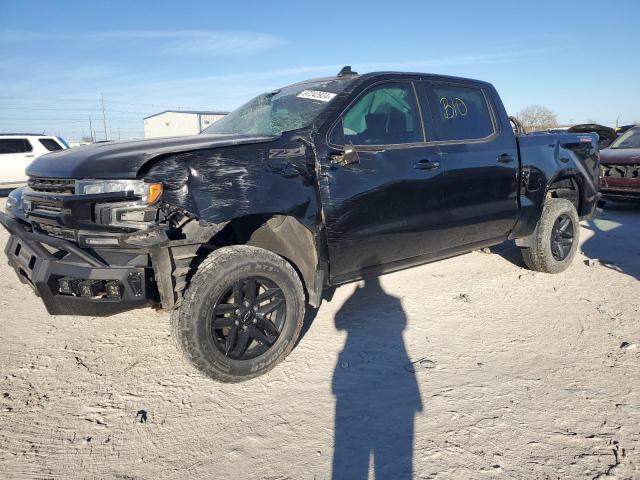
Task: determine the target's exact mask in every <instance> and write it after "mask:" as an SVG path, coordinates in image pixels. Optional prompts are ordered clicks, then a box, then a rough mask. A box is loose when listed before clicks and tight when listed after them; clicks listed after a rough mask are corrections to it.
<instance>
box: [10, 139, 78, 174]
mask: <svg viewBox="0 0 640 480" xmlns="http://www.w3.org/2000/svg"><path fill="white" fill-rule="evenodd" d="M66 148H69V146H68V145H67V144H66V142H65V141H64V140H62V139H61V138H58V137H52V136H50V135H38V134H31V133H26V134H24V133H0V185H3V186H4V185H10V184H17V183H24V182H25V181H26V180H27V175H26V174H25V169H26V168H27V165H29V164H30V163H31V162H32V161H33V160H35V159H36V158H38V157H39V156H40V155H44V154H45V153H49V152H55V151H56V150H63V149H66Z"/></svg>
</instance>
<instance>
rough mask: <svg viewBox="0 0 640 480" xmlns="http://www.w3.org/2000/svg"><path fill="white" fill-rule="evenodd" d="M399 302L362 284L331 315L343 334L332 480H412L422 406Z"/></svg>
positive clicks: (373, 284)
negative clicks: (371, 477) (416, 423)
mask: <svg viewBox="0 0 640 480" xmlns="http://www.w3.org/2000/svg"><path fill="white" fill-rule="evenodd" d="M406 324H407V317H406V315H405V313H404V310H403V309H402V305H401V304H400V300H399V299H398V298H396V297H394V296H392V295H389V294H388V293H386V292H385V291H384V290H383V289H382V287H381V285H380V282H379V280H378V279H377V278H375V277H372V278H367V279H366V280H365V281H364V285H359V286H358V287H357V288H356V290H355V292H354V293H353V294H352V295H351V297H349V299H348V300H347V301H346V302H345V303H344V304H343V305H342V307H341V308H340V310H339V311H338V312H337V314H336V316H335V325H336V328H337V329H338V330H344V331H346V332H347V339H346V342H345V344H344V348H343V350H342V352H341V353H340V355H339V357H338V362H337V365H336V367H335V370H334V375H333V383H332V389H333V393H334V395H335V397H336V414H335V432H334V440H335V442H334V443H335V446H334V455H333V475H332V478H333V479H334V480H338V479H349V480H359V479H367V478H368V471H369V462H370V459H372V460H373V468H374V472H375V478H376V479H382V478H393V479H399V480H402V479H410V478H413V440H414V438H413V436H414V418H415V415H416V412H420V411H422V401H421V397H420V390H419V388H418V382H417V380H416V375H415V372H414V370H413V366H412V364H411V360H410V359H409V356H408V354H407V351H406V349H405V346H404V341H403V338H402V331H403V330H404V328H405V326H406Z"/></svg>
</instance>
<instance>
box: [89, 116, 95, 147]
mask: <svg viewBox="0 0 640 480" xmlns="http://www.w3.org/2000/svg"><path fill="white" fill-rule="evenodd" d="M89 135H90V136H91V143H94V142H95V141H96V139H95V138H94V137H93V125H92V124H91V116H89Z"/></svg>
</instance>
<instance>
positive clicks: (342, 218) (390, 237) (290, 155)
mask: <svg viewBox="0 0 640 480" xmlns="http://www.w3.org/2000/svg"><path fill="white" fill-rule="evenodd" d="M597 142H598V139H597V135H595V134H549V133H541V134H533V135H524V134H520V133H518V132H517V131H516V133H514V129H513V127H512V125H511V123H510V119H509V117H508V116H507V114H506V112H505V109H504V107H503V105H502V102H501V101H500V97H499V96H498V94H497V93H496V91H495V89H494V88H493V86H492V85H490V84H488V83H485V82H481V81H476V80H468V79H463V78H454V77H447V76H439V75H427V74H419V73H395V72H382V73H368V74H364V75H359V74H357V73H355V72H353V71H351V69H350V68H349V67H345V68H343V69H342V71H341V72H340V73H339V74H338V75H337V76H335V77H330V78H323V79H317V80H309V81H305V82H301V83H297V84H295V85H290V86H286V87H283V88H280V89H277V90H274V91H271V92H268V93H265V94H263V95H260V96H258V97H256V98H255V99H253V100H251V101H250V102H248V103H246V104H245V105H243V106H241V107H239V108H238V109H237V110H235V111H233V112H231V113H230V114H229V115H227V116H226V117H225V118H224V119H222V120H220V121H219V122H217V123H215V124H213V125H212V126H210V127H209V128H207V129H206V130H205V131H203V132H202V134H200V135H195V136H190V137H179V138H163V139H153V140H142V141H130V142H116V143H106V144H100V145H93V146H86V147H79V148H74V149H71V150H64V151H61V152H56V153H51V154H48V155H45V156H43V157H41V158H39V159H37V160H36V161H35V162H33V163H32V164H31V165H30V166H29V167H28V169H27V174H28V177H29V180H28V184H27V186H26V187H24V188H22V189H19V190H16V191H14V192H12V194H11V195H10V197H9V199H8V201H7V206H6V213H4V214H0V222H1V223H2V224H3V225H4V226H5V227H6V229H7V230H8V231H9V232H10V233H11V236H10V238H9V241H8V244H7V247H6V254H7V256H8V259H9V263H10V264H11V265H12V266H13V268H15V270H16V272H17V274H18V277H19V278H20V279H21V280H22V281H24V282H26V283H28V284H30V285H31V286H32V287H33V288H34V290H35V292H36V294H37V295H39V296H40V297H41V298H42V301H43V302H44V304H45V306H46V308H47V310H48V312H49V313H50V314H53V315H59V314H72V315H94V316H99V315H102V316H104V315H111V314H114V313H118V312H123V311H126V310H130V309H133V308H138V307H148V306H151V307H155V308H162V309H164V310H167V311H170V312H171V322H172V325H173V332H174V335H175V337H176V340H177V342H178V344H179V345H180V346H181V347H182V349H183V350H184V352H185V354H186V356H187V357H188V358H189V359H190V360H191V361H192V362H193V363H194V364H195V366H196V367H198V368H199V369H200V370H202V371H203V372H204V373H205V374H207V375H209V376H210V377H212V378H215V379H218V380H221V381H226V382H236V381H242V380H246V379H248V378H251V377H254V376H257V375H259V374H262V373H264V372H266V371H268V370H269V369H271V368H272V367H274V366H275V365H276V364H277V363H278V362H279V361H280V360H282V359H283V358H284V357H285V356H286V355H287V354H288V353H289V352H290V351H291V349H292V347H293V346H294V343H295V342H296V339H297V337H298V335H299V332H300V329H301V327H302V323H303V318H304V312H305V306H306V305H311V306H312V307H318V306H319V304H320V302H321V299H322V292H323V289H325V288H327V287H330V286H334V285H338V284H341V283H345V282H350V281H353V280H357V279H359V278H361V277H363V276H365V275H368V274H380V273H384V272H389V271H393V270H398V269H401V268H406V267H410V266H413V265H419V264H422V263H425V262H430V261H434V260H438V259H442V258H445V257H451V256H453V255H458V254H460V253H464V252H468V251H471V250H474V249H478V248H482V247H488V246H491V245H496V244H499V243H501V242H504V241H506V240H508V239H515V241H516V243H517V245H518V246H520V247H521V248H522V253H523V256H524V260H525V262H526V264H527V265H528V266H529V267H530V268H532V269H534V270H538V271H542V272H549V273H556V272H560V271H562V270H564V269H565V268H567V266H568V265H569V264H570V262H571V261H572V259H573V257H574V255H575V253H576V250H577V248H578V231H579V225H578V222H579V219H582V218H589V217H590V216H591V215H592V214H593V212H594V209H595V205H596V203H597V201H598V198H599V192H598V173H599V172H598V170H599V153H598V147H597Z"/></svg>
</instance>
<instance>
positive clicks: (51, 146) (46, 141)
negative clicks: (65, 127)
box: [38, 138, 62, 152]
mask: <svg viewBox="0 0 640 480" xmlns="http://www.w3.org/2000/svg"><path fill="white" fill-rule="evenodd" d="M38 141H39V142H40V143H41V144H42V146H43V147H44V148H46V149H47V150H49V151H50V152H55V151H56V150H62V147H61V146H60V144H59V143H58V142H56V141H55V140H54V139H52V138H39V139H38Z"/></svg>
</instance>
